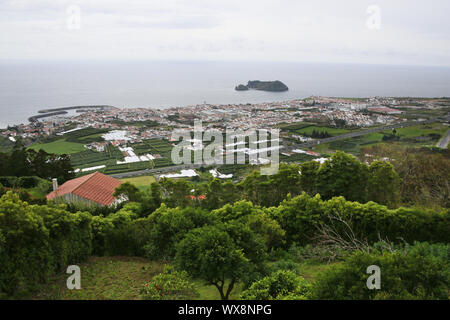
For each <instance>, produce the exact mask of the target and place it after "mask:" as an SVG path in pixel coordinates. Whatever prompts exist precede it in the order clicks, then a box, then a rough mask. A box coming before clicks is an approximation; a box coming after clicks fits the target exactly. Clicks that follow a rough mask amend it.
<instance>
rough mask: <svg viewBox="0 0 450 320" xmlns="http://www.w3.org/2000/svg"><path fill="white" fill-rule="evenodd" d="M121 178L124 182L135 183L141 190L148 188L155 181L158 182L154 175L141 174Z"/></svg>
mask: <svg viewBox="0 0 450 320" xmlns="http://www.w3.org/2000/svg"><path fill="white" fill-rule="evenodd" d="M120 180H121V181H122V182H129V183H131V184H133V185H135V186H136V187H137V188H138V189H139V190H145V189H148V188H149V187H150V185H151V184H152V183H153V182H156V179H155V177H153V176H141V177H134V178H125V179H120Z"/></svg>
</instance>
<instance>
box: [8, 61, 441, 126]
mask: <svg viewBox="0 0 450 320" xmlns="http://www.w3.org/2000/svg"><path fill="white" fill-rule="evenodd" d="M249 80H280V81H282V82H283V83H285V84H286V85H287V86H288V87H289V91H286V92H263V91H255V90H250V91H245V92H238V91H235V90H234V88H235V86H236V85H238V84H241V83H242V84H245V83H247V81H249ZM449 88H450V67H437V66H408V65H375V64H356V63H351V64H350V63H293V62H288V63H286V62H244V61H241V62H220V61H203V62H202V61H31V60H26V61H23V60H8V61H6V60H0V115H1V117H0V128H5V127H6V126H8V125H16V124H20V123H28V120H27V119H28V118H29V117H30V116H33V115H35V114H37V112H38V111H39V110H41V109H51V108H60V107H70V106H77V105H112V106H114V107H118V108H152V109H165V108H171V107H184V106H189V105H198V104H203V103H205V102H206V103H209V104H240V103H241V104H246V103H265V102H268V103H270V102H281V101H288V100H295V99H303V98H305V97H310V96H330V97H355V98H368V97H375V96H386V97H423V98H439V97H444V96H450V89H449Z"/></svg>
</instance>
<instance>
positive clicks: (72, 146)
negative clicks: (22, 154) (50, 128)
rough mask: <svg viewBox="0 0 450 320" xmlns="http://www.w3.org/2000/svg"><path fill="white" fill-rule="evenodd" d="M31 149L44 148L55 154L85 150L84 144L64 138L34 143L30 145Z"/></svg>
mask: <svg viewBox="0 0 450 320" xmlns="http://www.w3.org/2000/svg"><path fill="white" fill-rule="evenodd" d="M30 149H33V150H36V151H39V150H40V149H43V150H44V151H46V152H48V153H55V154H72V153H77V152H80V151H84V150H85V148H84V145H83V144H81V143H74V142H67V141H66V140H64V139H60V140H56V141H54V142H50V143H43V144H42V143H39V144H33V145H32V146H30Z"/></svg>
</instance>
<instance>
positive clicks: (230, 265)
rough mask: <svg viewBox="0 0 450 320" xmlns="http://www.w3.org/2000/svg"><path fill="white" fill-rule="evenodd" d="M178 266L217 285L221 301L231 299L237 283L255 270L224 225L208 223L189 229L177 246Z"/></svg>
mask: <svg viewBox="0 0 450 320" xmlns="http://www.w3.org/2000/svg"><path fill="white" fill-rule="evenodd" d="M175 261H176V263H177V265H178V266H179V267H180V268H181V269H183V270H186V271H187V272H188V274H190V275H191V276H192V277H194V278H199V279H203V280H204V281H205V282H206V283H207V284H210V285H214V286H215V287H216V288H217V290H218V291H219V293H220V297H221V298H222V300H228V299H229V297H230V294H231V292H232V291H233V289H234V286H235V284H236V283H237V282H238V281H239V280H240V279H243V278H245V277H246V276H247V275H248V273H249V272H250V271H251V270H252V267H253V266H252V261H251V260H250V259H249V258H248V257H246V256H245V253H244V248H242V247H239V246H238V244H237V243H236V242H235V241H234V240H233V238H232V236H231V235H230V234H229V233H228V232H227V231H226V230H225V229H224V227H223V226H222V227H221V226H205V227H202V228H198V229H194V230H192V231H190V232H189V233H188V234H187V235H186V237H185V238H184V239H183V240H182V241H181V242H180V243H179V244H178V245H177V254H176V257H175Z"/></svg>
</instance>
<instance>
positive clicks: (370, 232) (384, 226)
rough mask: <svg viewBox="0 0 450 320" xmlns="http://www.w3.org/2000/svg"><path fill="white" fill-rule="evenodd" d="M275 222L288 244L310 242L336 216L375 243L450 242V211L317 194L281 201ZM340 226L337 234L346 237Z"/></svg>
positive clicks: (339, 225) (274, 214)
mask: <svg viewBox="0 0 450 320" xmlns="http://www.w3.org/2000/svg"><path fill="white" fill-rule="evenodd" d="M270 212H271V217H272V218H273V219H275V220H276V221H277V222H278V223H279V224H280V226H281V228H283V229H284V230H285V231H286V240H287V242H288V243H289V244H290V243H293V242H296V243H299V244H302V245H304V244H308V243H311V242H313V239H314V236H315V234H316V232H317V226H318V225H320V224H321V223H322V224H329V223H330V215H332V214H336V213H337V214H339V215H340V216H341V217H342V219H344V220H345V221H346V222H347V223H349V225H350V226H351V227H352V229H353V231H354V233H355V234H356V236H357V237H358V238H359V239H367V241H368V242H369V243H370V242H372V243H373V242H377V241H378V240H379V239H380V238H381V239H386V238H387V239H389V240H390V241H402V240H403V241H407V242H410V243H411V242H412V241H430V242H442V243H448V242H450V233H449V232H448V230H450V211H449V210H444V211H442V212H435V211H433V210H424V209H414V208H398V209H388V208H387V207H385V206H382V205H379V204H377V203H375V202H368V203H366V204H361V203H358V202H350V201H346V200H345V199H344V198H342V197H338V198H333V199H331V200H328V201H324V200H322V199H321V197H320V196H319V195H316V196H314V197H311V196H308V195H306V194H302V195H300V196H298V197H295V198H292V199H288V200H286V201H284V202H283V203H282V204H281V205H280V206H279V207H277V208H272V209H271V210H270ZM344 227H345V226H344V225H343V224H338V225H337V231H338V232H339V233H341V234H343V235H345V231H346V229H345V228H344Z"/></svg>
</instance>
